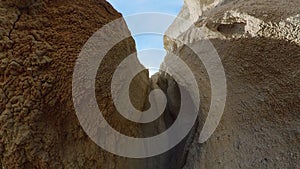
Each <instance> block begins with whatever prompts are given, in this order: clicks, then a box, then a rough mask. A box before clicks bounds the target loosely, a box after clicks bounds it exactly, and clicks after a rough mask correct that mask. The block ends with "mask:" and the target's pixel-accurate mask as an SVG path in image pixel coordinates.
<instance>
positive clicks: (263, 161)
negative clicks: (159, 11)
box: [0, 0, 300, 169]
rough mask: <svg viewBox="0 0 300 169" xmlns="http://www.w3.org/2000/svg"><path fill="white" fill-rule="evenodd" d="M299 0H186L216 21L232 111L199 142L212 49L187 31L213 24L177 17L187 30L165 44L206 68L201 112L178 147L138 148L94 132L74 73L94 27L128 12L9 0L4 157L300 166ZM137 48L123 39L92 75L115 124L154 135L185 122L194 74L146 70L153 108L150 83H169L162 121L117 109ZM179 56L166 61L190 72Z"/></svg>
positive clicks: (15, 164)
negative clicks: (183, 106)
mask: <svg viewBox="0 0 300 169" xmlns="http://www.w3.org/2000/svg"><path fill="white" fill-rule="evenodd" d="M299 6H300V2H299V1H298V0H288V1H285V2H281V1H280V0H239V1H234V0H186V1H185V5H184V6H183V8H182V11H181V13H180V14H179V16H180V17H182V18H185V19H187V20H189V21H190V22H191V23H194V24H195V26H196V28H197V29H200V30H202V31H201V33H203V32H205V36H206V37H208V38H209V39H210V41H211V42H212V44H213V45H214V46H215V48H216V50H217V52H218V54H219V55H220V58H221V60H222V63H223V65H224V68H225V73H226V78H227V90H228V91H227V102H226V107H225V111H224V114H223V117H222V120H221V122H220V124H219V126H218V128H217V130H216V131H215V132H214V134H213V135H212V137H211V138H210V139H209V140H208V141H207V142H206V143H204V144H199V143H198V138H199V133H200V132H201V130H202V127H203V124H204V122H205V120H206V117H207V112H208V109H209V107H210V99H211V83H210V81H209V78H208V75H207V73H206V69H205V67H204V66H203V64H202V63H201V61H199V60H198V58H197V56H195V54H194V53H193V52H192V51H191V50H190V49H189V48H188V47H187V46H185V45H183V43H188V44H194V43H195V42H197V41H198V40H202V39H203V34H202V35H201V34H200V32H199V31H198V30H197V29H195V27H191V25H186V24H181V22H180V20H176V21H175V22H174V23H173V25H171V27H170V29H169V30H168V32H171V33H174V34H175V35H177V37H178V39H179V40H174V39H170V38H168V37H166V38H165V48H166V49H167V50H168V51H169V52H170V53H171V52H172V53H174V54H177V55H178V56H180V57H181V59H182V60H184V61H185V62H186V63H187V65H188V66H189V67H190V68H191V69H192V71H193V72H194V74H195V76H196V78H197V79H196V80H197V82H198V84H199V87H200V94H201V105H200V107H201V110H200V112H199V116H198V121H197V123H196V124H195V125H194V128H193V130H192V131H191V132H190V135H189V136H188V137H186V139H185V140H183V141H182V142H181V143H180V144H179V145H178V146H176V147H175V148H174V149H172V150H170V151H169V152H166V153H165V154H162V155H160V156H157V157H154V158H148V159H127V158H123V157H118V156H115V155H112V154H110V153H108V152H106V151H104V150H102V149H101V148H100V147H99V146H97V145H96V144H95V143H94V142H93V141H91V140H90V138H89V137H88V136H87V135H86V134H85V132H84V131H83V129H82V128H81V126H80V124H79V122H78V119H77V117H76V113H75V110H74V108H73V102H72V73H73V68H74V65H75V61H76V59H77V56H78V54H79V52H80V51H81V48H82V47H83V45H84V44H85V42H86V41H87V40H88V38H89V37H90V36H91V35H92V34H93V33H94V32H95V31H97V30H98V29H99V28H101V27H102V26H104V25H105V24H107V23H108V22H110V21H112V20H114V19H117V18H120V17H121V15H120V14H119V13H118V12H116V11H115V10H114V9H113V8H112V7H111V6H110V5H109V4H108V3H107V2H106V1H104V0H98V1H94V0H85V1H83V0H79V1H73V0H65V1H49V0H25V1H24V0H13V1H8V0H6V1H1V2H0V18H1V21H0V25H1V27H0V112H1V114H0V167H1V168H26V169H27V168H100V169H119V168H130V169H140V168H145V169H181V168H184V169H200V168H201V169H202V168H203V169H207V168H214V169H215V168H230V169H232V168H272V169H273V168H299V165H297V164H298V161H299V160H300V159H299V158H300V128H299V124H300V114H299V112H300V101H299V100H300V94H299V93H300V77H299V75H300V74H299V68H298V67H299V64H300V50H299V49H300V46H299V45H300V34H299V32H300V27H299V24H300V19H299ZM112 32H113V30H112ZM200 47H201V46H200ZM133 52H135V44H134V41H133V39H132V38H128V39H125V40H123V41H122V42H120V43H119V44H118V45H116V46H115V47H114V48H113V49H111V50H110V52H109V53H108V54H107V55H106V57H105V58H104V60H103V62H102V64H101V65H100V67H99V70H98V74H97V79H96V84H91V85H95V86H96V91H95V92H96V96H97V101H98V104H99V108H100V109H101V110H102V111H103V114H104V116H105V117H106V120H107V121H108V122H109V124H110V125H111V126H112V127H114V129H116V130H118V131H120V132H121V133H123V134H126V135H129V136H136V137H149V136H153V135H157V134H158V133H161V132H163V131H165V130H166V129H168V127H170V126H171V125H172V124H173V123H174V121H175V120H176V117H177V113H178V109H179V107H180V106H179V105H180V101H181V100H180V94H179V91H178V86H179V85H181V86H183V87H185V88H186V89H187V90H189V87H190V86H189V83H188V81H184V79H183V80H182V81H180V83H179V84H177V83H176V82H175V81H174V79H173V78H171V77H170V76H169V75H167V74H165V73H162V72H161V73H160V74H157V75H155V76H154V77H152V78H151V79H149V78H148V73H147V72H146V71H144V72H141V73H140V74H139V75H138V76H136V77H135V78H134V80H133V81H132V83H131V86H130V97H131V101H132V103H133V105H134V106H135V107H136V108H137V109H139V110H145V109H147V108H148V107H149V104H148V101H147V100H148V93H149V91H150V90H152V89H157V88H161V89H162V90H163V91H164V92H165V94H166V95H167V100H168V103H167V108H166V110H165V112H164V115H163V116H161V117H160V118H159V119H157V120H156V121H154V122H153V123H151V124H136V123H133V122H130V121H129V120H126V119H125V118H124V117H122V116H121V115H120V114H119V113H118V112H117V110H116V109H115V106H114V103H113V100H112V97H111V86H110V85H111V81H112V76H113V73H114V72H115V70H116V69H117V66H118V65H119V64H120V63H121V61H123V60H124V58H126V57H127V56H128V55H130V54H132V53H133ZM170 57H172V55H168V56H167V57H166V59H165V62H164V64H163V66H166V67H168V68H170V69H173V71H177V72H181V68H180V67H177V66H176V63H172V62H171V59H170ZM134 64H139V62H138V60H137V59H136V60H135V61H134V62H132V65H129V66H134ZM179 74H180V73H179ZM182 77H184V75H183V76H182ZM122 78H126V77H122ZM87 87H88V86H87ZM120 90H122V88H121V89H120ZM82 92H84V90H82ZM78 94H79V96H80V93H78ZM83 99H84V98H83Z"/></svg>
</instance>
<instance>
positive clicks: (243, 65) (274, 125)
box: [163, 0, 300, 169]
mask: <svg viewBox="0 0 300 169" xmlns="http://www.w3.org/2000/svg"><path fill="white" fill-rule="evenodd" d="M207 2H210V1H205V2H204V1H197V0H191V1H186V3H185V6H184V8H183V10H182V12H181V14H180V15H179V16H181V17H183V18H185V19H189V20H190V21H193V22H194V24H195V26H196V27H194V28H193V27H190V28H188V27H186V28H182V25H180V22H179V21H175V23H174V24H173V25H172V26H171V28H170V30H168V32H173V33H174V30H176V29H177V28H178V29H177V30H183V29H186V31H184V32H183V33H181V32H177V34H178V39H179V40H174V39H170V38H168V37H166V38H165V47H166V49H167V50H168V51H169V52H173V53H175V54H177V55H178V56H180V58H181V59H183V60H184V61H185V62H186V63H187V64H188V65H189V67H190V68H191V69H192V71H193V72H194V73H195V76H196V78H197V82H198V84H199V86H200V94H201V105H200V107H201V111H200V113H199V117H198V119H199V124H198V127H197V131H196V134H195V136H192V137H193V142H192V143H191V144H190V147H187V148H186V149H185V151H186V152H188V155H187V159H186V161H185V166H184V167H183V168H184V169H195V168H197V169H200V168H203V169H204V168H299V162H298V161H299V160H300V128H299V124H300V106H299V105H300V99H299V98H300V96H299V93H300V76H299V75H300V74H299V65H300V52H299V51H300V43H299V40H300V34H299V32H300V27H299V23H300V18H299V8H300V2H299V1H298V0H288V1H284V2H283V1H280V0H272V1H271V0H247V1H246V0H239V1H232V2H230V1H228V2H227V1H224V2H220V3H219V1H214V2H216V3H213V2H210V3H209V4H213V5H212V6H210V7H209V6H207V5H206V4H207ZM194 5H197V6H194ZM203 6H207V8H203ZM212 7H215V8H212ZM196 28H197V29H200V30H201V33H203V32H205V34H204V35H205V36H206V37H207V38H208V39H210V41H211V42H212V44H213V45H214V46H215V48H216V50H217V52H218V54H219V56H220V58H221V61H222V63H223V66H224V69H225V73H226V78H227V102H226V107H225V111H224V114H223V117H222V120H221V122H220V124H219V126H218V128H217V130H216V131H215V132H214V134H213V135H212V137H211V138H210V139H209V140H208V141H207V142H206V143H204V144H199V143H198V139H199V133H200V132H201V129H202V127H203V124H204V122H205V120H206V117H207V112H208V109H209V106H210V99H211V84H210V81H209V79H208V75H207V73H206V69H205V67H204V66H203V64H202V63H201V61H199V58H198V57H197V56H195V54H194V53H193V52H192V51H191V50H190V49H189V48H188V47H187V46H185V45H183V43H187V44H193V43H195V42H197V41H199V40H203V37H204V36H203V34H202V35H201V34H200V31H199V32H198V30H197V29H196ZM199 47H201V46H199ZM170 57H172V56H171V55H168V56H167V57H166V58H165V63H164V64H163V66H167V67H169V68H170V69H172V68H173V69H174V71H178V72H180V71H181V70H180V68H179V67H176V66H174V65H176V63H173V64H172V63H170V61H169V60H170ZM168 65H169V66H168ZM165 79H166V80H167V81H170V79H169V80H168V77H165ZM182 85H183V86H185V87H186V88H187V89H188V88H189V86H188V82H186V84H182ZM169 88H171V89H168V90H172V86H170V87H169ZM173 99H174V101H173V102H176V101H178V98H173Z"/></svg>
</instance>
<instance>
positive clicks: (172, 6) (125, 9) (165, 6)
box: [107, 0, 183, 74]
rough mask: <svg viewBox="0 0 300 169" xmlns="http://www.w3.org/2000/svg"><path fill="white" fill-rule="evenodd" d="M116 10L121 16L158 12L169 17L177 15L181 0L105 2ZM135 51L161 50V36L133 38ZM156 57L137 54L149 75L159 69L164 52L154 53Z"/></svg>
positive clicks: (122, 0)
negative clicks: (148, 70) (147, 69)
mask: <svg viewBox="0 0 300 169" xmlns="http://www.w3.org/2000/svg"><path fill="white" fill-rule="evenodd" d="M107 1H108V2H109V3H111V4H112V5H113V6H114V8H115V9H116V10H118V11H119V12H121V13H122V14H123V16H128V15H133V14H137V13H145V12H160V13H167V14H170V15H177V14H178V13H179V11H180V9H181V7H182V5H183V0H107ZM129 27H130V25H129ZM134 39H135V41H136V46H137V50H138V51H141V50H146V49H153V48H154V49H160V50H163V36H162V35H153V34H147V35H138V36H134ZM154 53H156V54H157V55H155V56H149V54H140V55H139V54H138V57H139V60H140V61H141V63H142V64H143V65H144V66H145V67H147V68H149V69H150V74H153V73H155V71H157V68H159V66H160V64H161V62H162V61H163V58H164V57H165V55H166V53H165V52H154Z"/></svg>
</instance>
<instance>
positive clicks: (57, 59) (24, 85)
mask: <svg viewBox="0 0 300 169" xmlns="http://www.w3.org/2000/svg"><path fill="white" fill-rule="evenodd" d="M120 17H121V14H119V13H118V12H117V11H115V10H114V9H113V8H112V6H111V5H109V4H108V3H107V2H106V1H104V0H98V1H94V0H88V1H86V0H80V1H73V0H64V1H48V0H31V1H30V0H25V1H24V0H14V1H10V0H7V1H1V2H0V25H1V26H0V112H1V114H0V168H5V169H8V168H24V169H28V168H56V169H58V168H72V169H73V168H74V169H75V168H102V169H117V168H140V167H141V166H143V164H141V161H138V160H128V159H126V158H121V157H117V156H115V155H112V154H110V153H108V152H106V151H104V150H102V149H101V148H100V147H99V146H97V145H96V144H95V143H93V142H92V141H91V140H90V139H89V137H88V136H87V135H86V134H85V132H84V131H83V130H82V128H81V127H80V125H79V122H78V120H77V117H76V113H75V111H74V108H73V103H72V74H73V67H74V65H75V61H76V59H77V56H78V54H79V52H80V51H81V48H82V46H83V45H84V44H85V42H86V41H87V40H88V38H89V37H90V36H91V35H93V33H94V32H96V31H97V30H98V29H99V28H101V27H102V26H103V25H105V24H107V23H108V22H110V21H112V20H114V19H117V18H120ZM112 31H113V30H112ZM133 52H135V43H134V41H133V39H132V38H128V39H125V40H124V41H122V42H120V43H119V44H118V45H117V46H115V48H114V49H113V50H111V51H110V52H109V53H108V54H107V56H106V58H105V60H104V61H103V62H105V63H104V64H103V65H104V66H102V67H101V68H100V69H99V73H98V78H97V83H96V84H91V85H96V90H97V99H98V102H99V107H100V108H102V109H103V108H104V107H105V108H106V109H105V110H106V112H104V113H105V115H106V117H107V118H108V120H109V119H110V118H114V119H115V120H116V121H113V122H112V125H114V126H115V127H116V128H117V129H120V130H121V128H122V129H123V132H124V133H127V134H129V135H137V134H138V133H140V131H139V130H137V129H136V128H137V125H133V124H131V123H130V124H128V123H126V122H124V123H122V122H120V121H119V120H118V119H117V118H115V117H114V116H115V114H116V110H115V108H114V106H113V103H112V99H111V96H110V83H109V82H110V80H111V76H112V74H113V72H114V69H116V66H117V65H118V63H119V62H120V61H122V60H123V58H124V57H127V56H128V55H129V54H131V53H133ZM138 64H139V63H138ZM136 83H138V84H136ZM148 83H149V80H148V73H147V72H143V73H141V74H140V75H139V77H137V80H136V81H135V82H133V85H135V86H136V92H135V93H132V95H134V97H135V98H136V99H137V100H138V101H137V102H135V106H136V107H137V108H139V109H142V108H143V106H144V101H143V99H144V98H146V96H145V95H146V93H147V92H148ZM83 92H84V91H83ZM123 121H124V120H123ZM121 124H124V125H126V127H124V126H121Z"/></svg>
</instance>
